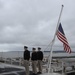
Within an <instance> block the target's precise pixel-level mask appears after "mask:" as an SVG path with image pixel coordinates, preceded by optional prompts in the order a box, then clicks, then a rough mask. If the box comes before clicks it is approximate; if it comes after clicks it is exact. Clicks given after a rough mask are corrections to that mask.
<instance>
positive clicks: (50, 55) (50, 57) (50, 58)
mask: <svg viewBox="0 0 75 75" xmlns="http://www.w3.org/2000/svg"><path fill="white" fill-rule="evenodd" d="M63 7H64V5H62V7H61V11H60V14H59V18H58V22H57V27H56V31H55V35H54V38H53V40H52V43H51V48H50V54H49V62H48V63H49V68H48V73H49V72H50V71H51V60H52V52H53V51H52V47H53V45H54V42H55V38H56V33H57V29H58V27H59V23H60V18H61V15H62V11H63Z"/></svg>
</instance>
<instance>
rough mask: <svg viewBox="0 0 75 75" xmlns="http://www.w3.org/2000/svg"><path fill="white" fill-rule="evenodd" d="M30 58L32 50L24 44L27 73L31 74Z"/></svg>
mask: <svg viewBox="0 0 75 75" xmlns="http://www.w3.org/2000/svg"><path fill="white" fill-rule="evenodd" d="M29 59H30V51H29V50H28V47H27V46H24V66H25V72H26V75H29Z"/></svg>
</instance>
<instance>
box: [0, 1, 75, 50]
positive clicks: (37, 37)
mask: <svg viewBox="0 0 75 75" xmlns="http://www.w3.org/2000/svg"><path fill="white" fill-rule="evenodd" d="M62 4H63V5H64V8H63V12H62V16H61V20H60V21H61V23H62V27H63V29H64V32H65V34H66V37H67V39H68V42H69V44H70V45H71V46H72V47H74V46H75V41H74V39H75V0H0V51H12V50H15V51H16V50H23V46H24V45H26V46H28V47H29V48H32V47H38V46H40V47H41V46H42V47H44V48H45V47H46V46H47V45H49V43H50V42H51V41H52V39H53V37H54V34H55V30H56V26H57V22H58V18H59V14H60V10H61V5H62ZM55 46H62V43H61V42H60V41H59V40H58V39H57V37H56V39H55Z"/></svg>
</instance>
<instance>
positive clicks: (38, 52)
mask: <svg viewBox="0 0 75 75" xmlns="http://www.w3.org/2000/svg"><path fill="white" fill-rule="evenodd" d="M42 60H43V52H42V51H41V48H40V47H38V51H37V65H38V74H41V73H42Z"/></svg>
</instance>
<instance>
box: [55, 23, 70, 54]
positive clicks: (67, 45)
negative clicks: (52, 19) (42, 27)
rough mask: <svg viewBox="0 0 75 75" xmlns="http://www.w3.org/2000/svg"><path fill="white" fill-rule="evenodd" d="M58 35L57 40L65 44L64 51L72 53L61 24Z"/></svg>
mask: <svg viewBox="0 0 75 75" xmlns="http://www.w3.org/2000/svg"><path fill="white" fill-rule="evenodd" d="M56 35H57V38H58V39H59V40H60V41H61V42H62V43H63V47H64V50H65V51H66V52H68V53H71V48H70V46H69V43H68V41H67V38H66V36H65V33H64V31H63V28H62V25H61V23H60V24H59V27H58V30H57V33H56Z"/></svg>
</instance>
